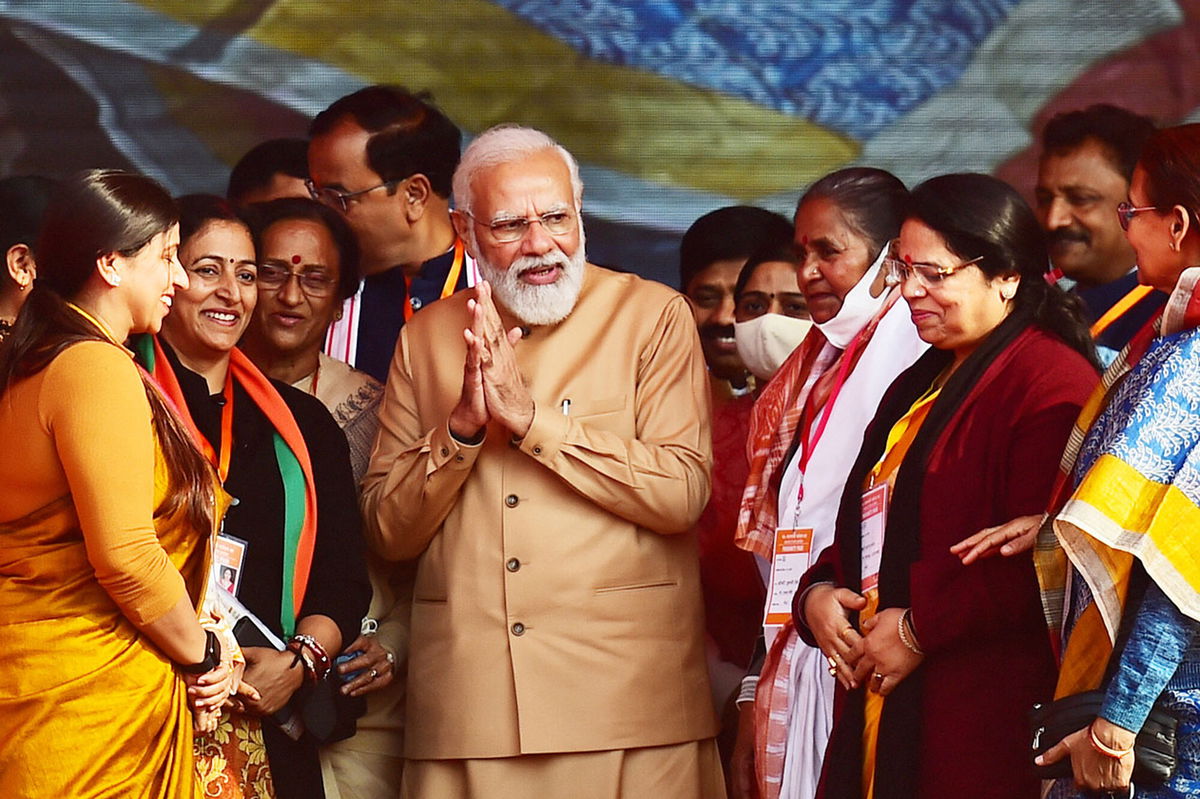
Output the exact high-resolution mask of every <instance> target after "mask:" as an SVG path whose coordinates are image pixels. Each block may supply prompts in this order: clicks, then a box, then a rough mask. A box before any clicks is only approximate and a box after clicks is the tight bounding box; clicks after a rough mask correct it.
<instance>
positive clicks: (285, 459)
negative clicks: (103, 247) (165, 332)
mask: <svg viewBox="0 0 1200 799" xmlns="http://www.w3.org/2000/svg"><path fill="white" fill-rule="evenodd" d="M130 344H131V345H132V348H133V350H134V352H135V353H136V354H137V358H138V360H139V361H141V363H142V365H143V366H144V367H145V368H146V371H148V372H149V373H150V375H151V376H152V377H153V378H154V380H155V382H156V383H158V385H159V387H160V388H161V389H162V391H163V393H164V394H165V395H166V396H167V398H168V399H170V400H171V402H172V403H174V405H175V408H176V410H178V412H179V416H180V418H181V419H182V420H183V423H184V425H185V426H186V427H187V428H188V430H190V431H191V433H192V435H193V436H194V437H195V439H196V443H197V445H198V446H199V447H200V448H201V450H202V451H203V452H204V453H205V454H206V455H208V457H209V459H210V460H211V461H212V463H213V466H214V468H218V467H219V464H218V459H219V456H218V455H217V453H216V451H215V450H214V448H213V446H212V445H211V443H209V441H208V440H207V439H206V438H205V437H204V435H203V434H201V433H200V430H199V428H197V427H196V423H195V420H194V419H192V415H191V413H190V412H189V411H188V406H187V402H186V400H185V398H184V395H183V389H182V387H181V386H180V385H179V379H178V378H177V377H176V375H175V371H174V370H173V369H172V368H171V362H170V360H168V358H167V356H166V354H165V353H164V352H163V349H162V345H161V344H160V343H159V341H158V338H157V337H155V336H150V335H142V336H135V337H134V338H133V339H131V340H130ZM229 355H230V359H229V377H228V378H227V379H230V380H235V381H237V383H238V385H240V386H241V387H242V389H243V390H245V392H246V394H248V395H249V396H250V399H251V400H252V401H253V402H254V404H255V405H256V406H258V409H259V410H260V411H262V412H263V414H264V415H265V416H266V417H267V420H268V421H269V422H270V423H271V424H272V425H273V426H274V428H275V433H274V436H273V439H274V445H275V459H276V463H278V465H279V474H280V476H281V477H282V478H283V497H284V502H283V505H284V518H283V591H282V595H281V597H280V613H279V623H280V625H281V626H282V628H283V632H284V636H285V637H290V636H291V635H292V634H293V633H294V632H295V629H296V614H297V613H298V612H299V611H300V608H301V607H302V606H303V604H304V594H305V591H306V590H307V588H308V577H309V574H310V572H311V571H312V562H313V550H314V548H315V546H316V541H317V492H316V483H315V482H314V481H313V473H312V461H311V459H310V458H309V454H308V447H307V446H306V445H305V443H304V436H303V435H302V434H301V433H300V428H299V427H298V426H297V425H296V419H295V417H294V416H292V412H291V410H290V409H289V408H288V406H287V404H286V403H285V402H284V400H283V397H281V396H280V395H279V392H278V391H277V390H276V389H275V387H274V386H273V385H271V381H270V380H269V379H268V378H267V377H266V375H264V374H263V373H262V372H260V371H259V370H258V367H256V366H255V365H254V364H253V363H251V362H250V359H249V358H247V357H246V356H245V355H244V354H242V352H241V350H239V349H237V348H236V347H235V348H234V349H233V350H231V351H230V353H229ZM222 476H223V477H224V476H225V475H222Z"/></svg>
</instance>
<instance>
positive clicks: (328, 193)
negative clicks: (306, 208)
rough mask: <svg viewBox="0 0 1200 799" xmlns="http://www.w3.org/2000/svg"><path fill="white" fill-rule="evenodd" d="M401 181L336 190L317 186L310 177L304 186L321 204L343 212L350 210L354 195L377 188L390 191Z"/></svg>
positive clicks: (359, 195) (366, 192)
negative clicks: (364, 187)
mask: <svg viewBox="0 0 1200 799" xmlns="http://www.w3.org/2000/svg"><path fill="white" fill-rule="evenodd" d="M401 182H402V181H399V180H389V181H387V182H385V183H380V184H379V185H378V186H372V187H371V188H369V189H359V190H358V191H338V190H337V189H334V188H331V187H329V186H318V185H317V184H316V183H313V181H312V178H309V179H308V180H305V181H304V186H305V188H307V189H308V196H310V197H312V198H313V199H314V200H316V201H317V202H319V203H321V204H322V205H328V206H329V207H330V208H332V209H333V210H335V211H341V212H342V213H343V214H344V213H346V212H347V211H349V210H350V201H351V200H353V199H354V198H355V197H361V196H362V195H364V194H368V193H370V192H373V191H376V190H378V189H387V190H388V191H389V192H390V191H392V190H393V189H395V188H396V187H397V186H398V185H400V183H401Z"/></svg>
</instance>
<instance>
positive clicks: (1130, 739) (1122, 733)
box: [1088, 716, 1137, 760]
mask: <svg viewBox="0 0 1200 799" xmlns="http://www.w3.org/2000/svg"><path fill="white" fill-rule="evenodd" d="M1088 738H1089V739H1090V740H1091V743H1092V748H1094V749H1095V750H1096V751H1097V752H1099V753H1100V754H1102V755H1104V756H1105V757H1110V758H1113V759H1114V760H1120V759H1121V758H1123V757H1126V756H1127V755H1130V754H1132V753H1133V747H1134V744H1135V743H1136V742H1137V733H1136V732H1131V731H1130V730H1127V729H1125V728H1124V727H1122V726H1120V725H1118V724H1113V723H1112V722H1111V721H1109V720H1108V719H1105V718H1104V717H1102V716H1097V717H1096V719H1095V720H1094V721H1093V722H1092V723H1091V726H1089V727H1088Z"/></svg>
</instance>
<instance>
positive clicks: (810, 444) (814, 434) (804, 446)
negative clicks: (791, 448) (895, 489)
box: [796, 333, 866, 504]
mask: <svg viewBox="0 0 1200 799" xmlns="http://www.w3.org/2000/svg"><path fill="white" fill-rule="evenodd" d="M865 339H866V336H864V335H862V334H861V333H860V334H859V335H857V336H855V337H854V340H853V341H851V342H850V346H849V347H847V348H846V351H845V352H843V353H842V362H841V364H839V365H838V373H837V378H836V379H835V380H834V382H833V389H832V390H831V391H830V392H829V399H828V400H826V401H825V405H824V407H822V408H821V409H820V410H816V409H814V408H813V406H812V403H813V396H812V390H811V389H810V391H809V395H808V401H807V402H805V408H804V419H805V421H806V424H805V425H804V430H803V437H802V438H801V448H800V475H801V477H800V487H799V489H798V490H797V491H796V502H797V504H799V502H800V500H802V499H804V475H805V474H807V472H808V462H809V460H811V459H812V454H813V450H815V449H816V448H817V442H819V441H820V440H821V436H823V435H825V425H826V424H828V423H829V417H830V416H831V415H832V414H833V404H834V403H835V402H837V398H838V395H839V394H841V393H842V387H843V386H845V385H846V380H847V379H848V378H849V377H850V368H851V366H852V365H853V363H854V356H855V355H856V354H857V353H858V350H859V349H861V347H862V342H863V341H864V340H865ZM813 388H816V385H815V384H814V386H813ZM815 413H820V414H821V418H820V420H818V421H817V429H816V430H813V421H814V420H813V414H815Z"/></svg>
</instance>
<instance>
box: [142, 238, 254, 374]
mask: <svg viewBox="0 0 1200 799" xmlns="http://www.w3.org/2000/svg"><path fill="white" fill-rule="evenodd" d="M179 260H180V262H181V263H182V264H183V268H184V269H186V270H187V272H188V281H189V285H188V287H187V289H186V290H183V291H178V292H176V294H175V304H174V307H173V309H172V310H171V314H170V315H169V316H168V317H167V318H166V321H165V322H164V323H163V333H164V334H165V335H166V337H167V341H168V342H169V343H170V344H171V346H172V347H174V348H175V349H176V350H178V351H179V352H180V353H181V354H184V355H191V356H193V357H195V358H202V359H205V360H208V359H212V358H214V357H219V356H221V355H224V354H225V353H228V352H229V351H230V350H231V349H233V348H234V346H236V345H237V343H238V340H239V339H241V337H242V333H243V332H245V330H246V325H248V324H249V323H250V315H251V314H252V313H253V312H254V305H255V303H256V301H257V299H258V294H257V290H256V289H255V286H254V282H255V278H256V276H257V273H258V267H257V266H255V261H254V243H253V241H252V240H251V239H250V231H248V230H247V229H246V228H245V226H244V225H242V224H241V223H239V222H230V221H226V220H213V221H211V222H208V223H207V224H205V225H204V226H203V227H201V228H200V229H199V230H198V231H196V233H194V234H193V235H192V236H191V238H189V239H188V240H187V241H185V242H183V243H182V245H181V246H180V248H179Z"/></svg>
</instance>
